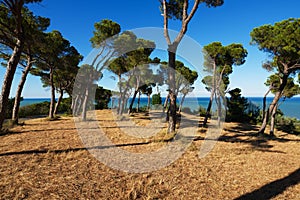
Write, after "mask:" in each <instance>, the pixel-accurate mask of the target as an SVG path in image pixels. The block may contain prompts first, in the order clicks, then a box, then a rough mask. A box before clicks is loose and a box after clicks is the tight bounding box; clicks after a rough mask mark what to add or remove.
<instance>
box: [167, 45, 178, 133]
mask: <svg viewBox="0 0 300 200" xmlns="http://www.w3.org/2000/svg"><path fill="white" fill-rule="evenodd" d="M169 49H170V50H169V52H168V54H169V70H168V71H169V89H170V92H169V97H170V106H169V113H170V116H169V123H168V133H172V132H175V129H176V118H177V116H176V95H175V93H174V92H175V87H176V86H175V60H176V53H175V52H176V51H174V48H172V47H169Z"/></svg>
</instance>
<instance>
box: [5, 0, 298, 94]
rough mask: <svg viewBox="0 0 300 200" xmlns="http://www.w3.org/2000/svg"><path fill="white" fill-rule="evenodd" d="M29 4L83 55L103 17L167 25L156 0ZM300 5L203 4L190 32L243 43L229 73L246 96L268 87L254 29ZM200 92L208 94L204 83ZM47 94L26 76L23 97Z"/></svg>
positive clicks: (294, 12) (207, 39)
mask: <svg viewBox="0 0 300 200" xmlns="http://www.w3.org/2000/svg"><path fill="white" fill-rule="evenodd" d="M29 7H30V9H31V10H32V11H33V12H34V13H35V14H36V15H40V16H45V17H49V18H50V19H51V26H50V28H49V30H48V31H51V30H59V31H60V32H61V33H62V34H63V36H64V37H65V38H67V39H68V40H69V41H70V42H71V43H72V45H73V46H75V47H76V48H77V50H78V51H79V52H80V53H81V54H82V55H83V56H85V57H86V56H87V55H88V54H89V52H90V51H91V50H92V47H91V44H90V42H89V39H90V38H91V37H92V35H93V30H94V27H93V25H94V23H95V22H99V21H100V20H102V19H111V20H113V21H116V22H118V23H119V24H120V25H121V27H122V31H125V30H131V29H136V28H143V27H159V28H162V27H163V18H162V16H161V15H160V11H159V8H158V7H159V2H158V0H151V1H150V0H128V1H124V0H114V1H99V0H87V1H84V2H83V1H72V0H63V1H62V0H44V1H43V2H41V3H40V4H34V5H30V6H29ZM299 7H300V1H299V0H286V1H282V0H264V1H261V0H251V1H241V0H225V3H224V5H223V6H221V7H218V8H207V7H205V6H204V5H200V7H199V9H198V11H197V13H196V15H195V16H194V18H193V19H192V21H191V23H190V25H189V29H188V32H187V35H188V36H189V37H191V38H193V39H194V40H195V41H197V42H198V43H199V44H200V45H201V46H205V45H207V44H209V43H211V42H214V41H220V42H222V44H223V45H228V44H231V43H241V44H243V46H244V47H245V48H246V49H247V50H248V57H247V58H246V63H245V64H244V65H242V66H238V67H235V68H234V72H233V73H232V74H231V76H230V81H231V84H230V88H231V89H234V88H235V87H239V88H241V89H242V94H243V95H244V96H262V95H263V94H264V93H265V91H266V90H267V88H266V87H265V86H264V82H265V80H266V78H267V77H268V76H269V73H268V72H266V71H265V70H263V69H262V68H261V65H262V63H263V62H264V61H265V60H267V59H268V56H267V55H266V54H265V53H263V52H260V51H259V50H258V48H257V47H256V46H251V45H250V44H249V42H250V32H251V30H252V29H253V28H255V27H259V26H261V25H264V24H274V23H275V22H278V21H281V20H284V19H288V18H290V17H294V18H299V17H300V16H299V15H300V14H299ZM179 27H180V23H179V22H176V21H172V22H171V24H170V28H171V29H174V30H179ZM199 55H200V52H199ZM4 73H5V69H4V68H1V69H0V81H3V76H4ZM20 77H21V71H19V70H18V71H17V72H16V76H15V79H14V83H13V88H12V92H11V94H10V96H14V93H15V88H16V85H17V83H18V81H19V78H20ZM199 94H200V95H206V96H207V93H205V90H204V88H202V89H201V91H199ZM49 96H50V91H49V89H47V88H43V87H42V84H41V82H40V79H39V78H37V77H33V76H30V77H29V78H28V82H27V83H26V85H25V88H24V92H23V97H25V98H31V97H49Z"/></svg>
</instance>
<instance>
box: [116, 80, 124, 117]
mask: <svg viewBox="0 0 300 200" xmlns="http://www.w3.org/2000/svg"><path fill="white" fill-rule="evenodd" d="M118 77H119V91H120V94H119V100H118V109H117V113H118V115H121V110H122V109H121V105H122V98H123V94H122V85H121V75H118Z"/></svg>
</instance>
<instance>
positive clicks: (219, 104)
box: [216, 92, 222, 127]
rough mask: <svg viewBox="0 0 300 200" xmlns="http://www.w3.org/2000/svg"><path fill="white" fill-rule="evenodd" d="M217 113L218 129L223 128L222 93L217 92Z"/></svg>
mask: <svg viewBox="0 0 300 200" xmlns="http://www.w3.org/2000/svg"><path fill="white" fill-rule="evenodd" d="M216 100H217V107H218V108H217V112H218V127H220V126H221V116H222V106H221V95H220V92H217V98H216Z"/></svg>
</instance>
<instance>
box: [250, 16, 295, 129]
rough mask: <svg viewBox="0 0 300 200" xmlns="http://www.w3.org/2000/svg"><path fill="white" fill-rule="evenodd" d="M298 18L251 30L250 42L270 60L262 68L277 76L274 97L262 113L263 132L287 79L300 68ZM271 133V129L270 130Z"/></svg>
mask: <svg viewBox="0 0 300 200" xmlns="http://www.w3.org/2000/svg"><path fill="white" fill-rule="evenodd" d="M299 27H300V19H294V18H291V19H287V20H283V21H281V22H277V23H275V24H274V25H270V24H268V25H263V26H261V27H258V28H255V29H253V30H252V32H251V34H250V35H251V38H252V40H251V44H253V45H257V46H258V48H259V49H260V50H262V51H264V52H266V53H268V54H269V56H270V58H271V60H269V61H267V62H266V63H264V64H263V67H264V68H267V69H268V70H269V71H273V72H275V74H277V75H278V78H279V83H280V84H279V86H278V88H277V90H276V92H275V95H274V98H273V100H272V102H271V104H270V105H269V108H268V111H267V113H266V114H265V115H264V118H263V122H262V125H261V127H260V129H259V131H258V133H259V134H264V132H265V129H266V126H267V123H268V121H269V117H270V116H271V115H272V113H273V111H274V109H275V108H276V107H277V105H278V102H279V100H280V98H281V97H282V94H283V92H284V90H285V88H286V86H287V83H288V79H289V78H290V77H292V76H294V75H295V74H296V73H298V71H299V70H300V29H299ZM271 134H273V133H272V131H271Z"/></svg>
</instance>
